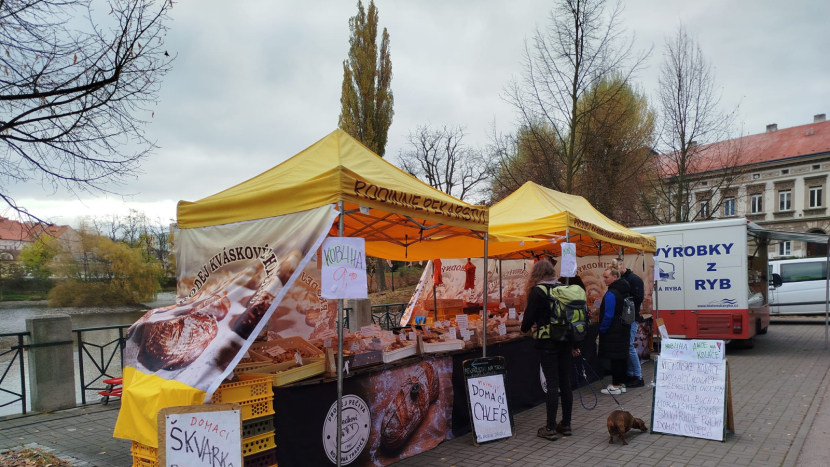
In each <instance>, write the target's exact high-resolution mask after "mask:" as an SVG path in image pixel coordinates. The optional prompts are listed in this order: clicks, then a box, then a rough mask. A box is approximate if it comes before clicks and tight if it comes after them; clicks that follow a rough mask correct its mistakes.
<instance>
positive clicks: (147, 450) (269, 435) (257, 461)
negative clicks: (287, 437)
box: [130, 378, 277, 467]
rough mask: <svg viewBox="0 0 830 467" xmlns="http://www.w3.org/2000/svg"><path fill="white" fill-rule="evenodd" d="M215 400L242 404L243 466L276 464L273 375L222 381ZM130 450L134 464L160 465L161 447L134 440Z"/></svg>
mask: <svg viewBox="0 0 830 467" xmlns="http://www.w3.org/2000/svg"><path fill="white" fill-rule="evenodd" d="M213 403H216V404H222V403H237V404H239V405H240V406H241V412H242V455H243V456H244V467H273V466H276V465H277V445H276V444H274V390H273V389H272V387H271V379H270V378H261V379H253V380H249V381H241V382H238V383H227V384H223V385H221V386H219V388H218V389H217V390H216V392H215V393H214V394H213ZM130 452H131V453H132V455H133V467H158V449H156V448H154V447H152V446H146V445H144V444H141V443H137V442H135V441H133V446H132V449H131V450H130Z"/></svg>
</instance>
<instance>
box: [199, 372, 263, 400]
mask: <svg viewBox="0 0 830 467" xmlns="http://www.w3.org/2000/svg"><path fill="white" fill-rule="evenodd" d="M261 397H274V390H273V389H271V380H270V379H269V378H265V377H260V378H259V379H250V380H245V381H240V382H237V383H226V384H223V385H221V386H219V387H218V388H217V389H216V392H214V393H213V398H212V399H211V401H212V402H213V403H214V404H222V403H230V402H245V401H247V400H251V399H259V398H261Z"/></svg>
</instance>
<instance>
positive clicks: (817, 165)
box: [813, 164, 821, 170]
mask: <svg viewBox="0 0 830 467" xmlns="http://www.w3.org/2000/svg"><path fill="white" fill-rule="evenodd" d="M813 170H821V164H816V165H814V166H813Z"/></svg>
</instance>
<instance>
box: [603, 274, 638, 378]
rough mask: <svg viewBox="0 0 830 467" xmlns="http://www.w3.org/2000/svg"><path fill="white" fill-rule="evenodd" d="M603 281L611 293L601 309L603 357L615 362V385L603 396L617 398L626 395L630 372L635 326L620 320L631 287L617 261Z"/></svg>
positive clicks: (613, 366)
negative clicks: (626, 381) (617, 395)
mask: <svg viewBox="0 0 830 467" xmlns="http://www.w3.org/2000/svg"><path fill="white" fill-rule="evenodd" d="M602 279H603V281H605V285H606V286H608V291H607V292H605V296H603V297H602V303H601V304H600V306H599V323H600V325H599V357H600V358H606V359H608V360H610V361H611V384H609V385H608V387H607V388H606V389H603V390H602V393H603V394H614V395H616V394H622V393H624V392H625V379H626V372H627V369H628V347H629V342H630V337H631V325H630V324H625V323H624V322H623V321H622V320H621V319H620V317H621V316H622V312H623V306H624V300H625V297H627V296H628V294H629V285H628V282H626V281H625V279H623V278H622V277H620V270H619V269H618V267H617V264H616V260H615V261H614V262H612V264H611V267H610V268H608V269H606V270H605V271H603V273H602Z"/></svg>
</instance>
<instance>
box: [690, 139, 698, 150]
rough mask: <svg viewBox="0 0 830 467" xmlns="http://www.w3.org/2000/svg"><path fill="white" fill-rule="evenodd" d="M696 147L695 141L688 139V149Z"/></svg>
mask: <svg viewBox="0 0 830 467" xmlns="http://www.w3.org/2000/svg"><path fill="white" fill-rule="evenodd" d="M696 147H697V141H689V149H692V148H696Z"/></svg>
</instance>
